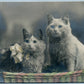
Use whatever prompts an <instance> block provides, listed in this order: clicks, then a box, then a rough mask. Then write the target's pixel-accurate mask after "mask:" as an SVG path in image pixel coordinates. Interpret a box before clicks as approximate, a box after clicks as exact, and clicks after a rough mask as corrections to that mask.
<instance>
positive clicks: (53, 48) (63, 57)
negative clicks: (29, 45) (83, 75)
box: [46, 15, 84, 71]
mask: <svg viewBox="0 0 84 84" xmlns="http://www.w3.org/2000/svg"><path fill="white" fill-rule="evenodd" d="M46 33H47V36H48V38H49V52H50V59H51V64H52V65H53V64H59V63H63V64H64V65H65V66H66V68H67V70H68V71H75V70H80V69H84V45H83V44H82V43H81V42H80V41H79V40H78V39H77V38H76V37H75V36H74V35H73V34H72V32H71V27H70V22H69V18H68V17H64V18H57V19H56V18H54V17H53V16H51V15H49V16H48V26H47V29H46Z"/></svg>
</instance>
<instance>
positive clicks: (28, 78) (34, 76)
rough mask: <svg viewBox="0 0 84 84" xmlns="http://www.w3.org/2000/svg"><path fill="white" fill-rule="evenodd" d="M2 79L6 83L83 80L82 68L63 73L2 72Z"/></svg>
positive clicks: (83, 71) (83, 72)
mask: <svg viewBox="0 0 84 84" xmlns="http://www.w3.org/2000/svg"><path fill="white" fill-rule="evenodd" d="M3 79H4V82H6V83H9V82H10V83H18V82H20V83H23V82H36V83H37V82H41V83H42V82H45V83H48V82H50V83H51V82H55V83H56V82H59V83H63V82H66V83H68V82H84V70H80V71H75V72H64V73H10V72H3Z"/></svg>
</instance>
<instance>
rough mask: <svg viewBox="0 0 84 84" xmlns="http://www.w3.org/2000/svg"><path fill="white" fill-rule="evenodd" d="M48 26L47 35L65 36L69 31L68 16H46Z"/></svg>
mask: <svg viewBox="0 0 84 84" xmlns="http://www.w3.org/2000/svg"><path fill="white" fill-rule="evenodd" d="M48 22H49V24H48V26H47V30H46V32H47V35H48V36H50V37H55V38H62V37H65V36H67V35H68V34H69V33H70V32H71V28H70V23H69V20H68V18H64V19H62V18H59V19H56V18H54V17H49V18H48Z"/></svg>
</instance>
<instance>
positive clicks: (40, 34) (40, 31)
mask: <svg viewBox="0 0 84 84" xmlns="http://www.w3.org/2000/svg"><path fill="white" fill-rule="evenodd" d="M39 39H40V40H43V32H42V30H41V29H39Z"/></svg>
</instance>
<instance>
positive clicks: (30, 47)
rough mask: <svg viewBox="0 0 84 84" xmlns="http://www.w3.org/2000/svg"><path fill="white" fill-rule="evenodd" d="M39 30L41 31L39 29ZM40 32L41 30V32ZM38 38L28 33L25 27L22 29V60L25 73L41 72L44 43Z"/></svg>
mask: <svg viewBox="0 0 84 84" xmlns="http://www.w3.org/2000/svg"><path fill="white" fill-rule="evenodd" d="M40 32H41V31H40ZM41 33H42V32H41ZM41 33H40V39H41V40H39V39H37V38H36V37H35V36H33V35H31V34H29V32H27V30H26V29H23V37H24V43H23V45H22V48H23V51H24V57H23V61H22V65H23V71H24V72H27V73H41V72H42V67H43V65H44V59H45V55H44V51H45V47H46V46H45V43H44V42H43V41H42V36H41Z"/></svg>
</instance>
